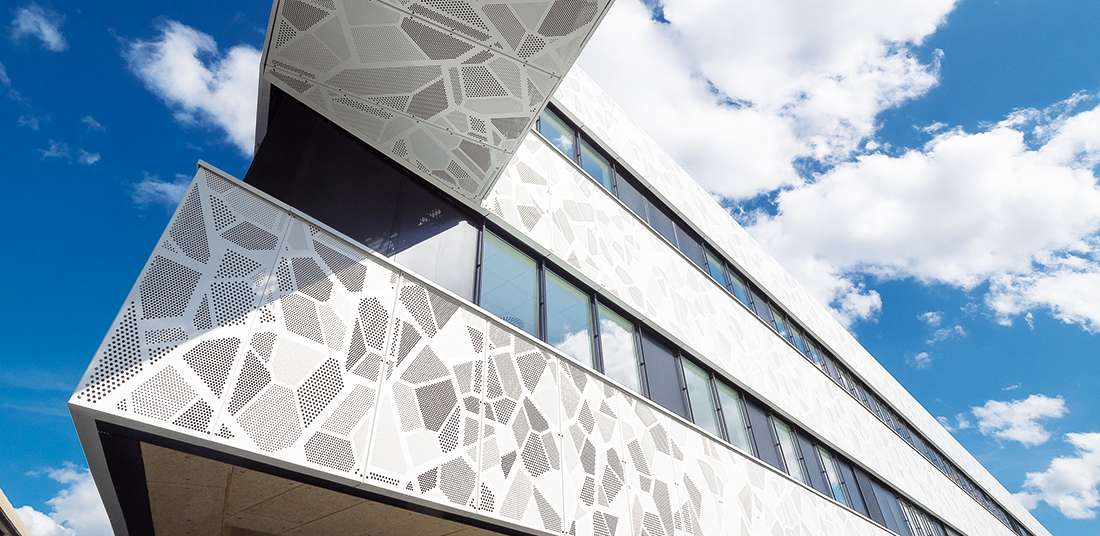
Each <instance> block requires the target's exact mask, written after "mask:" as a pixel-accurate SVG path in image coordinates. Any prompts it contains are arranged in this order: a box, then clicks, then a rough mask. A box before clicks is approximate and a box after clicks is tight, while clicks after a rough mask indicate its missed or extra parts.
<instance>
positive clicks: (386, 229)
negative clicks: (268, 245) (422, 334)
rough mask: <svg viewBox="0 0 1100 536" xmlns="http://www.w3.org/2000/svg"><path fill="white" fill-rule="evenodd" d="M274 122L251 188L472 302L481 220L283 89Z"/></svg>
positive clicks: (249, 178) (251, 174)
mask: <svg viewBox="0 0 1100 536" xmlns="http://www.w3.org/2000/svg"><path fill="white" fill-rule="evenodd" d="M268 117H269V123H268V128H267V133H266V135H265V136H264V139H263V141H262V142H261V143H260V146H259V148H258V149H257V151H256V156H255V159H254V160H253V161H252V165H251V167H249V169H248V173H247V174H246V175H245V179H244V180H245V182H247V183H249V184H251V185H253V186H256V187H257V188H259V189H261V190H263V191H264V192H266V193H268V194H270V195H271V196H273V197H275V198H276V199H279V200H280V201H283V202H284V203H287V204H289V205H291V206H293V207H295V208H296V209H298V210H300V211H302V212H304V213H306V214H308V215H309V216H311V217H314V218H316V219H318V220H320V221H321V222H323V223H325V224H326V225H328V226H330V227H332V228H333V229H336V230H337V231H340V232H341V233H343V234H345V235H347V236H348V237H350V238H352V239H354V240H356V241H358V242H360V243H362V244H363V245H365V246H367V247H368V248H370V249H372V250H374V251H376V252H378V253H380V254H382V255H384V256H386V257H390V258H391V259H394V260H395V261H396V262H398V263H400V264H401V265H403V266H405V267H406V268H409V269H410V270H412V271H413V272H416V273H417V274H419V275H421V276H424V277H425V278H427V279H430V280H432V281H434V282H436V283H438V284H440V285H442V286H443V287H445V288H447V289H448V290H451V291H452V292H455V293H456V294H458V295H460V296H462V297H464V298H466V299H469V300H472V299H473V297H474V272H475V267H476V261H477V243H478V233H479V229H480V224H479V219H477V218H476V217H473V216H472V215H471V214H469V213H468V212H467V211H466V210H465V209H463V208H460V207H459V206H458V205H457V204H455V203H454V202H453V201H451V200H450V199H448V198H447V197H446V196H445V195H444V194H442V193H440V192H439V191H438V190H437V189H436V188H435V187H433V186H431V185H429V184H427V183H426V182H425V181H423V180H422V179H420V178H419V177H415V176H413V175H411V174H409V173H408V172H407V171H405V169H404V168H403V167H401V166H400V165H398V164H397V163H396V162H394V161H393V160H391V159H389V158H388V157H386V156H384V155H382V154H380V153H378V152H377V151H375V150H374V149H371V148H370V147H369V146H367V145H366V144H365V143H363V142H362V141H360V140H358V139H356V138H355V137H354V136H352V135H351V134H348V133H347V132H346V131H344V130H343V129H341V128H340V127H338V126H336V125H334V124H333V123H331V122H330V121H328V120H327V119H325V118H324V117H322V116H320V115H319V114H317V113H316V112H314V111H313V110H311V109H309V108H308V107H307V106H305V105H304V104H302V103H301V102H298V101H297V100H296V99H294V98H292V97H290V96H288V95H286V94H285V93H282V92H281V91H279V89H278V88H272V100H271V107H270V115H269V116H268Z"/></svg>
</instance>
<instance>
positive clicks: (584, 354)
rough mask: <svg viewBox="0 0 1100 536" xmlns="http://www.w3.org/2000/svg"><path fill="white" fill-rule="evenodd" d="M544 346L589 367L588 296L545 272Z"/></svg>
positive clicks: (559, 278)
mask: <svg viewBox="0 0 1100 536" xmlns="http://www.w3.org/2000/svg"><path fill="white" fill-rule="evenodd" d="M546 342H548V343H550V346H553V347H554V348H557V349H558V350H561V351H562V353H564V354H565V355H567V356H569V357H572V358H573V359H576V360H577V361H579V362H580V363H583V364H585V365H587V366H589V367H591V366H592V308H591V299H590V298H589V296H588V294H585V293H584V292H581V291H580V290H579V289H578V288H577V287H574V286H573V285H570V284H569V283H567V282H566V281H565V280H564V279H562V278H561V277H559V276H558V275H557V274H555V273H554V272H551V271H547V272H546Z"/></svg>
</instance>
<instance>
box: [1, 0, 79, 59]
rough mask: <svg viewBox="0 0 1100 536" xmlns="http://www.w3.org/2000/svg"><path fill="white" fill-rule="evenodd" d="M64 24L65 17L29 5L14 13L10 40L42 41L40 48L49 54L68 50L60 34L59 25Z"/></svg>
mask: <svg viewBox="0 0 1100 536" xmlns="http://www.w3.org/2000/svg"><path fill="white" fill-rule="evenodd" d="M63 24H65V17H63V16H61V15H59V14H58V13H57V12H56V11H54V10H52V9H46V8H43V7H41V6H39V5H37V4H33V3H32V4H30V5H28V6H27V7H24V8H21V9H19V10H18V11H16V12H15V19H14V20H12V21H11V28H9V31H10V32H11V38H12V39H14V40H16V41H18V40H20V39H22V38H24V37H27V36H32V37H37V38H38V39H40V40H41V41H42V48H45V49H46V50H49V51H51V52H61V51H62V50H65V49H67V48H69V44H68V43H66V42H65V36H64V35H62V34H61V25H63Z"/></svg>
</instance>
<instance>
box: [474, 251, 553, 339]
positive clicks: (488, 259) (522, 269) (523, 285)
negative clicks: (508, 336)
mask: <svg viewBox="0 0 1100 536" xmlns="http://www.w3.org/2000/svg"><path fill="white" fill-rule="evenodd" d="M482 256H483V258H482V260H481V306H482V307H484V308H485V310H486V311H489V312H490V313H493V314H494V315H497V316H499V317H500V318H502V319H503V320H504V321H505V322H508V323H509V324H512V325H513V326H516V327H517V328H519V329H522V330H523V331H526V332H527V333H530V334H531V335H534V336H536V337H537V336H538V333H539V325H538V317H539V300H538V272H537V270H536V265H535V261H534V259H532V258H531V257H528V256H527V255H524V254H523V253H520V252H519V250H517V249H516V248H514V247H512V246H511V245H510V244H508V243H507V242H505V241H503V240H501V239H500V238H498V237H497V236H496V235H494V234H493V233H490V232H486V233H485V244H484V249H483V253H482Z"/></svg>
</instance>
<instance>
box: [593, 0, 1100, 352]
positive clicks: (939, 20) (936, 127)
mask: <svg viewBox="0 0 1100 536" xmlns="http://www.w3.org/2000/svg"><path fill="white" fill-rule="evenodd" d="M956 4H957V1H956V0H897V1H894V2H889V3H888V4H883V3H880V2H873V1H871V0H836V1H833V2H828V3H824V4H821V5H816V4H813V5H810V4H806V3H804V2H797V1H795V0H777V1H775V2H767V3H764V4H759V3H756V4H753V3H747V4H746V3H743V2H732V3H731V2H722V1H720V0H702V1H699V0H665V1H663V2H648V4H647V3H645V2H642V1H641V0H621V1H619V2H617V3H616V4H615V5H614V6H613V7H612V8H611V10H610V11H609V13H608V15H607V16H606V18H605V20H604V22H603V23H602V24H601V27H600V31H599V32H597V33H596V34H595V35H594V36H593V37H592V39H591V42H590V43H589V45H588V46H587V47H586V48H585V50H584V52H583V53H582V55H581V57H580V59H579V60H578V63H579V64H580V65H581V66H582V67H583V68H584V69H585V70H586V71H587V72H588V73H590V75H591V76H592V77H593V78H594V79H595V80H596V81H597V82H598V83H599V84H600V85H601V86H603V87H604V89H605V90H607V91H608V93H609V94H611V95H612V96H613V97H614V98H615V99H616V101H617V102H618V103H619V104H620V105H622V106H623V108H624V109H626V111H627V112H628V113H629V114H630V115H631V116H632V117H633V118H634V119H635V120H636V121H638V122H639V124H640V125H641V126H642V127H643V128H645V129H646V130H647V131H648V132H650V133H651V134H652V135H653V136H654V138H655V139H656V140H657V141H658V142H659V143H661V144H662V146H663V147H665V148H666V149H667V150H668V151H669V153H670V154H672V155H673V156H674V157H675V158H676V160H677V161H678V162H679V163H680V164H682V165H683V166H684V167H685V168H686V169H687V170H688V172H689V173H691V174H692V176H693V177H694V178H695V179H696V180H697V181H699V183H700V184H702V185H703V186H704V188H706V189H708V190H709V191H711V192H712V193H714V194H715V195H716V196H718V197H720V198H725V199H727V200H729V201H731V202H732V203H733V204H734V206H737V204H738V203H744V202H745V201H746V200H749V199H758V200H764V199H766V200H768V201H771V202H774V205H773V208H774V210H772V211H769V212H760V213H748V214H744V213H742V214H741V215H742V216H744V218H743V219H744V220H746V221H749V222H750V223H751V225H750V226H749V231H750V232H751V233H752V234H753V235H754V236H755V237H756V238H757V239H758V240H759V241H760V242H761V243H762V244H763V245H764V247H765V248H766V249H767V250H768V251H769V252H770V253H772V254H773V255H774V256H775V257H776V258H777V259H778V260H779V261H780V262H781V263H782V264H783V265H784V266H785V267H786V268H787V269H788V270H789V271H790V272H792V274H793V275H794V276H795V278H796V279H798V280H799V281H801V282H802V283H803V284H804V285H805V286H806V287H807V288H808V289H809V290H810V291H811V292H813V293H814V294H815V295H816V296H817V297H818V298H819V299H820V300H822V301H823V302H825V303H827V304H829V305H831V306H832V308H833V309H834V312H835V313H836V315H837V317H838V318H839V319H840V320H841V321H842V322H844V323H846V324H851V323H852V322H854V321H859V320H864V319H873V318H874V317H875V316H876V315H877V314H878V313H879V311H880V310H881V307H882V303H881V297H880V296H879V295H878V294H877V293H876V292H875V291H874V290H873V289H870V288H868V287H867V285H868V284H870V283H871V282H872V281H882V280H887V279H912V280H915V281H917V282H920V283H925V284H946V285H949V286H953V287H956V288H959V289H962V290H964V291H971V290H974V289H976V288H981V289H982V292H983V293H984V297H983V300H984V303H985V305H986V310H987V311H988V312H990V313H991V316H993V317H994V319H995V320H996V321H998V322H1000V323H1003V324H1008V323H1011V322H1012V321H1013V320H1014V319H1015V318H1017V317H1018V316H1019V315H1023V319H1024V320H1025V321H1031V320H1032V319H1033V317H1028V316H1027V314H1028V313H1029V312H1031V311H1032V310H1036V309H1046V310H1049V311H1050V312H1051V313H1052V314H1054V315H1055V316H1056V317H1057V318H1059V319H1061V320H1063V321H1065V322H1069V323H1076V324H1080V325H1082V326H1083V327H1085V328H1086V329H1089V330H1090V331H1093V332H1100V245H1098V243H1100V240H1098V239H1097V236H1098V233H1100V186H1098V185H1097V181H1096V177H1095V175H1094V173H1093V169H1094V167H1095V166H1096V165H1097V164H1098V163H1100V141H1097V140H1100V108H1092V109H1089V105H1090V104H1091V105H1093V106H1095V101H1096V100H1097V99H1096V98H1095V96H1093V95H1089V94H1084V93H1082V94H1077V95H1073V96H1071V97H1070V98H1068V99H1066V100H1065V101H1064V102H1060V103H1055V104H1054V105H1052V106H1051V107H1049V108H1047V109H1045V110H1036V109H1025V110H1020V111H1017V112H1015V113H1013V114H1011V115H1010V116H1008V117H1006V118H1005V119H1004V120H1002V121H1000V122H994V123H990V124H988V125H985V126H983V127H982V128H981V129H980V130H979V131H977V132H966V131H964V130H962V129H960V128H954V127H952V126H951V125H948V124H944V123H934V124H931V125H921V126H915V127H914V128H917V129H918V130H920V131H921V132H923V133H925V134H927V135H928V136H929V137H930V138H931V139H930V140H929V141H928V142H927V143H926V144H924V145H923V146H920V147H915V148H911V149H907V150H899V149H897V148H891V147H889V146H888V145H887V144H883V143H880V141H878V140H876V139H875V136H876V132H877V129H878V128H879V126H880V123H879V117H880V114H881V113H882V112H883V111H884V110H887V109H889V108H891V107H895V106H898V105H900V104H903V103H905V102H907V101H910V100H912V99H915V98H918V97H920V96H922V95H924V94H925V93H927V91H928V90H929V89H931V88H932V87H934V86H935V85H936V84H937V82H938V78H939V64H940V62H941V61H949V60H950V58H944V57H943V55H942V53H939V52H938V51H933V52H923V53H922V54H923V55H920V56H918V54H917V53H916V52H914V51H915V50H918V48H919V47H920V46H921V45H922V44H923V43H924V41H925V40H926V38H927V37H928V36H930V35H931V34H933V33H934V32H935V31H936V30H937V29H938V28H939V27H940V26H941V25H942V24H943V22H944V20H945V18H946V17H947V15H948V14H949V13H950V12H951V11H952V10H953V9H954V8H955V6H956ZM651 7H652V9H651ZM624 51H629V53H625V52H624ZM655 102H657V103H661V105H660V106H653V103H655ZM765 204H768V203H765ZM749 206H758V204H752V203H750V204H749ZM822 222H829V224H828V225H822ZM987 285H988V287H986V286H987ZM986 288H988V291H987V290H985V289H986ZM1079 289H1083V290H1082V291H1077V290H1079ZM940 329H946V330H947V331H942V332H939V333H938V334H936V333H934V334H933V336H932V337H930V339H929V340H930V341H931V342H933V343H935V342H939V341H941V340H945V339H946V338H950V337H957V336H961V335H962V334H963V333H962V332H960V331H959V330H958V329H955V328H953V327H950V326H943V327H942V328H940Z"/></svg>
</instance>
